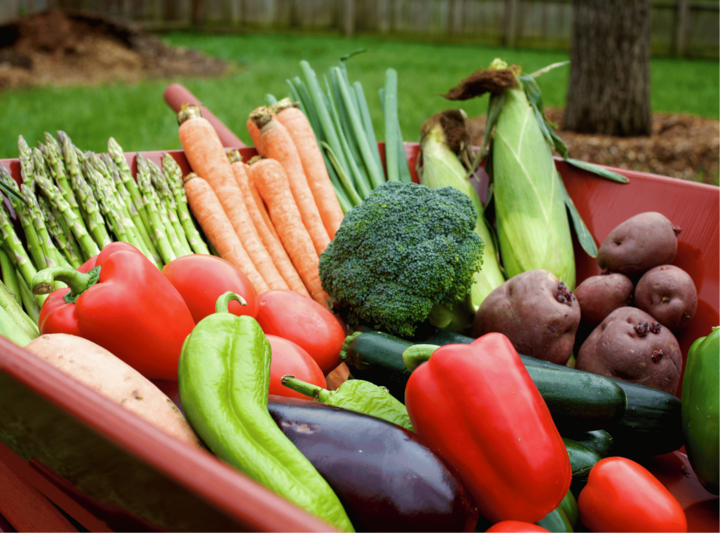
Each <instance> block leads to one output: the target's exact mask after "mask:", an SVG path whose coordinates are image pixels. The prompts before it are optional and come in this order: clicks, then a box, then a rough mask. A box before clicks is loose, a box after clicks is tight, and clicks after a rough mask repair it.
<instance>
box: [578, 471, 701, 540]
mask: <svg viewBox="0 0 720 540" xmlns="http://www.w3.org/2000/svg"><path fill="white" fill-rule="evenodd" d="M578 509H579V510H580V519H581V520H582V522H583V524H584V525H585V526H586V527H587V528H588V529H590V530H591V531H593V532H604V533H610V532H628V533H633V532H639V533H685V532H687V518H686V517H685V512H683V509H682V506H680V503H679V502H678V501H677V499H676V498H675V497H673V496H672V494H671V493H670V492H669V491H668V489H667V488H666V487H665V486H664V485H662V483H661V482H660V480H658V479H657V478H655V477H654V476H653V475H652V474H651V473H650V471H648V470H647V469H646V468H645V467H643V466H642V465H640V464H639V463H635V462H634V461H630V460H629V459H626V458H623V457H609V458H605V459H601V460H600V461H598V462H597V463H596V464H595V466H594V467H593V468H592V470H591V471H590V476H588V483H587V485H586V486H585V487H584V488H583V490H582V491H581V492H580V497H579V498H578Z"/></svg>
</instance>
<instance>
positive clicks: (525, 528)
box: [485, 521, 550, 533]
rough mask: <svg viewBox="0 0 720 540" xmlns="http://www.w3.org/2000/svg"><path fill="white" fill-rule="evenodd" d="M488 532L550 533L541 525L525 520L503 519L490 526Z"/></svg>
mask: <svg viewBox="0 0 720 540" xmlns="http://www.w3.org/2000/svg"><path fill="white" fill-rule="evenodd" d="M485 532H486V533H549V532H550V531H548V530H547V529H543V528H542V527H541V526H540V525H535V524H534V523H525V522H524V521H501V522H500V523H496V524H495V525H493V526H492V527H490V528H489V529H488V530H487V531H485Z"/></svg>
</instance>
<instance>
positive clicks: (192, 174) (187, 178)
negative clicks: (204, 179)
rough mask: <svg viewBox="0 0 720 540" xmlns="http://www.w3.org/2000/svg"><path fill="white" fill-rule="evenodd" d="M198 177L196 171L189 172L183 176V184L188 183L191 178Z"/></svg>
mask: <svg viewBox="0 0 720 540" xmlns="http://www.w3.org/2000/svg"><path fill="white" fill-rule="evenodd" d="M197 177H198V175H197V174H195V173H194V172H191V173H188V174H187V176H185V178H183V185H185V184H187V183H188V182H189V181H190V180H192V179H193V178H197Z"/></svg>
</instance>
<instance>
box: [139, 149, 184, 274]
mask: <svg viewBox="0 0 720 540" xmlns="http://www.w3.org/2000/svg"><path fill="white" fill-rule="evenodd" d="M137 164H138V173H137V179H138V187H139V188H140V189H141V190H142V193H143V206H145V207H146V208H147V209H148V214H149V216H148V217H149V218H150V221H151V223H152V229H151V230H152V233H153V234H152V236H153V237H154V238H155V247H156V248H157V250H158V251H159V252H160V256H161V257H162V259H163V262H164V263H165V264H168V263H170V262H171V261H173V260H174V259H176V258H177V257H176V255H175V252H174V251H173V249H172V247H171V245H170V242H169V240H168V237H167V234H166V232H165V226H164V224H163V221H162V219H161V217H160V213H159V211H158V206H157V204H156V203H155V200H154V197H153V196H154V194H155V193H154V191H153V189H152V185H151V184H150V179H149V176H150V170H149V169H148V166H147V163H146V162H145V158H143V157H142V156H141V155H140V154H138V157H137Z"/></svg>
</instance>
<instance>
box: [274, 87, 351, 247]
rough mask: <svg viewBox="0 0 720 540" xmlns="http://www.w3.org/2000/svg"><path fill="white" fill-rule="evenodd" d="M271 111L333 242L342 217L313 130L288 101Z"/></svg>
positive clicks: (280, 103) (286, 99)
mask: <svg viewBox="0 0 720 540" xmlns="http://www.w3.org/2000/svg"><path fill="white" fill-rule="evenodd" d="M273 109H274V110H275V112H276V113H275V114H276V117H277V119H278V122H280V123H281V124H282V125H283V126H285V129H287V131H288V133H289V134H290V138H291V139H292V140H293V142H294V143H295V147H296V148H297V150H298V154H299V155H300V161H301V163H302V168H303V171H304V172H305V178H306V179H307V183H308V186H310V191H312V194H313V197H314V198H315V203H316V204H317V207H318V210H319V211H320V217H322V221H323V225H325V230H326V231H327V233H328V236H329V237H330V240H332V239H333V238H335V233H336V232H337V230H338V229H339V228H340V224H341V223H342V220H343V217H344V215H343V211H342V209H341V208H340V203H339V202H338V198H337V195H335V189H334V188H333V185H332V182H330V177H329V176H328V172H327V168H326V167H325V160H324V159H323V156H322V154H321V153H320V148H319V147H318V145H317V141H316V140H315V134H314V132H313V129H312V126H310V122H308V119H307V117H306V116H305V114H304V113H303V112H302V111H301V110H300V109H297V108H295V107H294V106H293V104H292V102H291V101H290V99H289V98H283V99H281V100H280V101H278V102H277V103H276V104H275V105H274V106H273Z"/></svg>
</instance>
